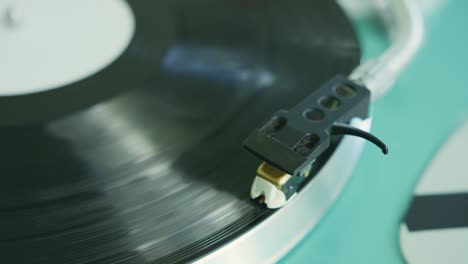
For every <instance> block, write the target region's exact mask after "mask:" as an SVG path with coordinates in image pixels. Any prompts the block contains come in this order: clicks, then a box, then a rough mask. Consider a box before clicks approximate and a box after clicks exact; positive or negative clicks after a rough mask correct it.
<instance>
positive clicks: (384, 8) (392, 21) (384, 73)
mask: <svg viewBox="0 0 468 264" xmlns="http://www.w3.org/2000/svg"><path fill="white" fill-rule="evenodd" d="M379 4H380V5H379V6H378V9H377V12H379V16H380V17H381V18H382V19H383V21H384V22H385V23H386V26H387V31H389V33H390V34H391V35H392V36H393V37H394V40H393V43H392V45H391V46H390V48H389V49H388V50H386V51H385V52H384V53H383V54H382V55H381V56H380V57H377V58H375V59H371V60H369V61H366V62H364V63H363V64H361V65H360V66H358V67H357V68H356V69H355V70H354V71H353V72H352V73H351V75H350V78H351V79H353V80H357V81H359V82H361V83H363V84H364V85H366V86H367V88H369V89H370V90H371V91H372V100H373V101H375V100H376V99H378V98H380V97H381V96H383V95H384V94H385V93H386V92H388V90H389V89H390V88H391V87H392V85H393V83H394V82H395V80H396V78H397V77H398V75H399V74H400V73H401V72H402V71H403V70H404V69H405V67H406V66H407V65H408V63H409V62H410V61H411V59H412V58H413V57H414V55H415V54H416V52H417V51H418V49H419V47H420V46H421V43H422V40H423V36H424V22H423V17H422V14H421V12H420V10H419V6H418V5H416V4H415V2H414V1H413V0H387V1H379Z"/></svg>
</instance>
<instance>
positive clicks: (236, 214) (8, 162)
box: [0, 0, 421, 263]
mask: <svg viewBox="0 0 468 264" xmlns="http://www.w3.org/2000/svg"><path fill="white" fill-rule="evenodd" d="M0 8H1V14H2V20H1V21H2V23H1V24H0V39H1V42H0V54H1V57H2V58H3V59H2V62H1V63H0V72H3V73H4V74H3V75H2V78H0V146H2V148H1V150H0V158H1V160H2V163H1V164H0V171H1V177H0V234H1V236H0V259H1V260H2V261H3V262H4V263H184V262H194V261H196V262H210V263H231V262H232V263H262V262H274V261H276V260H278V259H280V258H281V257H282V256H283V255H284V254H285V253H287V252H288V250H290V249H291V248H292V247H293V246H294V245H295V244H296V243H298V242H299V241H300V239H301V238H302V237H303V236H304V235H305V234H306V233H307V232H308V231H310V230H311V229H312V228H313V227H314V226H315V225H316V224H317V223H318V222H319V221H320V219H321V217H322V216H323V215H324V214H325V213H326V211H327V209H328V208H329V207H330V205H331V204H332V203H333V201H334V200H335V199H336V198H337V196H338V195H339V193H340V191H341V189H342V188H343V186H344V185H345V184H346V181H347V179H348V178H349V176H350V174H351V172H352V170H353V167H354V164H355V163H356V161H357V160H358V158H359V154H360V151H361V148H362V146H363V144H364V141H363V140H361V139H359V138H357V137H353V136H344V137H343V136H337V135H331V134H330V135H329V134H326V137H327V141H326V145H322V141H319V143H318V145H317V146H323V147H321V148H317V149H316V150H317V151H318V149H320V151H319V152H317V153H316V152H315V150H314V152H307V155H305V157H306V158H304V157H303V162H304V163H301V164H299V163H294V164H293V163H283V161H285V159H284V158H282V157H284V153H286V152H282V151H266V152H265V151H264V150H265V146H267V145H265V144H266V143H265V144H263V143H262V144H263V145H262V144H260V143H259V142H260V141H261V140H262V139H261V137H260V136H262V135H261V133H263V132H264V130H262V126H263V124H270V125H271V120H273V119H270V118H275V117H277V115H274V116H273V117H272V115H273V114H274V113H276V112H277V111H278V110H279V109H290V112H289V113H294V111H293V110H291V109H296V108H295V107H298V104H297V103H298V102H301V101H302V100H306V99H307V100H309V99H311V98H312V99H314V102H316V101H317V102H324V101H323V100H322V97H323V95H324V94H321V93H328V92H330V93H331V92H332V91H333V92H336V93H337V95H336V96H337V98H338V99H340V100H341V101H338V102H339V104H340V105H342V108H340V109H341V110H336V111H335V112H332V111H330V113H328V112H326V111H327V110H323V112H325V114H327V115H329V116H334V115H336V116H335V119H333V120H342V121H343V122H349V125H351V126H353V127H354V128H355V129H359V131H360V132H356V133H360V135H361V136H362V135H363V133H364V134H366V135H367V136H368V137H367V138H368V139H369V138H370V137H369V136H370V135H369V134H367V133H366V131H369V129H370V124H371V118H370V117H369V115H368V106H369V100H370V96H372V100H374V99H375V98H377V97H378V96H380V95H381V94H383V93H384V92H385V91H386V90H387V89H388V88H389V87H390V86H391V84H392V81H393V80H394V79H395V78H396V76H397V75H398V73H399V72H400V71H401V70H402V69H403V67H404V66H405V65H406V64H407V63H408V61H409V60H410V59H411V57H412V55H413V54H414V52H415V51H416V49H417V48H418V46H419V42H420V38H421V24H420V21H419V17H418V13H417V10H416V9H415V8H414V6H413V5H412V4H411V2H410V1H404V0H401V1H391V2H388V3H387V6H384V7H380V8H381V9H382V10H385V12H382V13H383V14H385V18H386V19H387V20H386V21H387V22H388V23H389V25H391V26H392V27H394V29H396V32H399V33H401V34H400V35H399V36H398V38H397V39H396V40H395V44H394V46H393V47H392V48H391V49H389V51H387V52H386V53H384V54H383V55H382V56H381V57H379V58H377V59H375V60H371V61H369V62H367V63H364V64H361V65H360V61H361V52H360V46H359V43H358V40H357V37H356V34H355V32H354V30H353V28H352V25H351V23H350V21H349V19H348V18H347V16H346V14H345V12H344V11H343V9H342V7H340V5H338V4H337V3H335V2H332V1H326V0H320V1H313V2H312V1H306V0H293V1H279V0H269V1H242V0H232V1H214V0H197V1H182V0H177V1H176V0H173V1H123V0H101V1H91V0H82V1H75V2H71V1H70V2H64V1H58V0H47V1H41V2H35V1H8V2H5V3H2V4H1V6H0ZM389 10H390V11H389ZM392 19H393V20H392ZM5 73H6V74H5ZM337 75H338V76H339V77H336V78H334V77H335V76H337ZM345 76H349V77H345ZM330 80H332V81H330ZM336 82H338V83H340V84H346V87H351V88H352V89H353V91H355V92H356V94H357V96H355V97H353V98H359V100H358V99H356V100H355V99H349V100H348V99H344V97H343V98H341V97H339V96H340V95H339V92H337V91H336V89H335V88H336V87H335V86H334V84H336ZM366 87H367V88H368V89H369V90H370V91H371V92H370V93H369V90H367V88H366ZM327 89H328V90H327ZM344 93H346V91H344ZM343 96H346V94H345V95H343ZM325 98H328V97H326V96H325ZM330 98H334V97H330ZM347 100H348V101H347ZM353 100H355V101H353ZM332 101H333V100H332ZM305 102H308V101H305ZM329 103H330V104H329V106H330V107H332V108H333V106H334V105H336V103H337V102H336V101H335V102H329ZM327 104H328V103H326V102H325V103H324V104H321V105H320V106H317V107H318V108H320V107H322V106H324V105H325V106H326V105H327ZM299 105H300V104H299ZM357 106H359V107H357ZM313 109H315V108H314V107H312V108H311V109H308V110H313ZM351 109H354V110H351ZM356 109H357V110H356ZM302 110H303V109H302V108H301V110H300V111H299V112H301V113H302V112H303V111H302ZM306 110H307V109H306ZM332 110H333V111H334V110H335V109H332ZM321 111H322V110H320V111H319V112H313V111H309V112H307V113H309V114H310V116H311V117H310V118H311V119H312V118H313V119H317V118H318V119H320V120H321V118H324V117H323V116H322V115H321V114H323V112H322V113H320V112H321ZM353 111H354V112H353ZM281 113H284V112H281ZM303 113H304V115H306V114H305V113H306V111H304V112H303ZM350 113H352V114H350ZM317 114H318V116H317ZM324 120H325V119H324ZM333 120H332V121H333ZM269 122H270V123H269ZM275 122H276V121H275ZM301 122H302V121H301ZM279 123H280V124H283V122H282V121H281V120H280V122H279ZM325 123H326V122H323V123H321V124H325ZM326 124H327V125H326V126H325V127H322V128H321V129H322V130H323V131H326V133H329V131H343V130H339V129H340V127H336V126H335V127H334V122H329V123H326ZM284 125H286V123H285V122H284ZM289 125H293V122H289V123H287V125H286V126H289ZM259 127H260V128H259ZM256 128H259V129H258V130H255V129H256ZM330 129H331V130H330ZM341 129H349V127H346V128H343V127H341ZM252 131H257V132H254V133H253V134H252ZM262 131H263V132H262ZM323 131H321V133H322V132H323ZM346 131H348V132H349V130H346ZM355 131H357V130H355ZM255 133H257V134H255ZM258 133H260V134H258ZM323 133H325V132H323ZM330 133H331V132H330ZM337 134H349V133H337ZM256 135H257V136H258V135H260V136H258V137H256ZM320 135H322V134H320ZM323 135H325V134H323ZM355 135H356V134H355ZM246 138H247V140H246V141H245V139H246ZM269 138H270V139H271V138H274V137H270V136H269ZM276 139H277V138H276ZM276 139H275V140H276ZM289 139H290V137H287V138H286V139H285V140H286V141H287V140H289ZM307 139H308V140H309V139H311V138H307ZM301 140H303V139H301ZM309 141H310V140H309ZM309 141H308V142H309ZM243 142H244V144H245V146H246V147H247V148H248V150H250V151H248V150H246V149H244V148H243ZM261 142H266V141H261ZM275 142H280V143H281V141H275ZM374 142H377V143H378V141H376V140H374ZM268 144H269V143H268ZM308 144H309V143H307V144H305V146H309V145H308ZM269 146H271V145H268V147H269ZM292 149H294V150H295V151H296V150H298V148H297V146H294V148H292ZM270 150H271V149H270ZM251 152H253V153H254V154H256V156H257V157H260V158H257V157H256V156H255V155H252V153H251ZM272 153H273V154H274V155H273V154H272ZM273 156H274V157H273ZM262 161H267V163H265V164H264V165H262V166H263V167H262V166H261V167H260V168H258V167H259V165H260V164H261V163H262ZM311 162H313V166H309V165H310V164H311ZM291 164H293V165H294V166H293V165H291ZM289 165H291V166H289ZM265 166H271V168H269V169H270V172H271V170H277V171H280V172H282V174H281V175H282V176H285V177H286V178H287V179H290V178H294V177H295V176H297V175H302V174H300V172H306V174H307V175H305V174H304V175H305V176H304V175H302V176H304V179H302V180H301V181H300V182H296V183H297V185H294V188H295V189H294V190H293V191H292V192H291V193H286V191H284V190H281V188H276V189H275V188H273V189H269V190H270V191H268V190H267V189H268V188H270V187H271V186H272V185H268V184H271V183H272V181H268V180H265V179H266V178H267V177H268V175H266V174H268V167H265ZM257 168H258V171H259V175H260V174H261V173H262V172H263V173H265V175H266V176H265V175H263V176H262V175H260V176H257V177H255V175H256V172H257ZM262 168H263V170H262ZM265 168H266V169H265ZM278 169H281V170H278ZM309 175H310V176H309ZM270 176H271V175H270ZM306 178H307V179H306ZM259 179H260V180H259ZM282 179H284V178H282ZM258 181H263V182H262V183H261V184H258ZM252 183H253V186H252ZM256 183H257V184H256ZM265 184H266V185H265ZM282 186H283V185H281V186H280V187H282ZM284 186H286V185H284ZM287 186H288V188H289V186H290V185H287ZM255 188H260V189H255ZM288 188H287V189H288ZM255 190H257V193H256V191H255ZM278 190H280V191H279V192H278ZM272 195H277V196H278V195H279V196H281V195H284V197H285V198H284V199H283V198H282V200H281V201H280V203H277V204H274V203H275V201H278V200H275V199H270V198H271V197H272ZM251 196H252V198H256V199H251ZM259 200H260V201H259ZM262 202H263V203H265V204H262ZM278 207H282V208H280V209H277V210H273V209H271V208H278Z"/></svg>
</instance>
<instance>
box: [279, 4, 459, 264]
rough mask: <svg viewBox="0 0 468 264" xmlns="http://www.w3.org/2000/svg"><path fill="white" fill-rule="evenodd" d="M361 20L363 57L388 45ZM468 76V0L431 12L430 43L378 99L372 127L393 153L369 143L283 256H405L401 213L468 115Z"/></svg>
mask: <svg viewBox="0 0 468 264" xmlns="http://www.w3.org/2000/svg"><path fill="white" fill-rule="evenodd" d="M355 26H356V28H357V30H358V32H359V37H360V39H361V44H362V46H363V50H364V57H372V56H373V55H377V54H379V52H381V51H382V50H383V49H384V48H385V45H386V40H385V39H384V38H383V37H382V35H381V34H379V30H378V29H377V28H376V27H375V26H372V25H371V24H370V23H367V22H356V25H355ZM467 78H468V1H461V0H458V1H456V0H452V1H448V2H447V3H446V5H444V6H442V7H441V8H440V9H439V10H437V11H435V12H434V13H433V14H432V15H431V16H430V17H427V18H426V37H425V42H424V46H423V48H422V49H421V51H420V52H419V53H418V55H417V57H416V58H415V59H414V61H413V62H412V64H411V65H410V66H409V67H408V68H407V70H405V72H404V73H403V74H402V75H401V76H400V78H399V79H398V81H397V83H396V85H395V86H394V88H393V89H392V90H391V91H390V93H389V94H388V95H387V96H386V97H384V98H382V99H380V100H379V101H378V102H377V103H376V104H375V105H374V112H373V114H374V121H373V127H372V130H373V132H374V133H375V134H376V135H378V136H379V137H380V138H382V139H383V140H384V141H385V142H386V143H387V144H388V145H389V147H390V154H389V156H383V155H382V154H381V152H380V150H379V149H377V148H375V147H374V146H372V145H370V144H366V147H365V149H364V152H363V155H362V156H361V159H360V161H359V163H358V165H357V168H356V170H355V171H354V173H353V176H352V178H351V180H350V181H349V183H348V185H347V186H346V187H345V189H344V191H343V193H342V194H341V196H340V197H339V199H338V201H337V202H336V203H335V205H334V206H333V207H332V209H331V210H330V211H329V213H328V214H327V215H326V216H325V217H324V219H323V220H322V221H321V223H320V224H319V225H318V226H317V227H316V228H315V229H314V230H313V231H312V232H311V233H309V234H308V235H307V236H306V237H305V239H304V240H303V241H302V242H301V243H300V244H299V245H298V246H296V247H295V248H294V250H292V251H291V252H290V253H289V254H288V255H287V256H286V257H285V258H284V259H283V260H282V261H281V263H285V264H292V263H320V264H328V263H332V264H335V263H336V264H341V263H346V264H349V263H359V264H366V263H379V264H385V263H392V264H393V263H404V259H403V257H402V255H401V253H400V246H399V235H398V229H399V222H400V219H401V218H402V216H403V215H404V212H405V209H406V207H407V205H408V203H409V202H410V200H411V194H412V191H413V189H414V187H415V185H416V184H417V182H418V179H419V177H420V176H421V175H422V174H423V173H424V170H425V168H426V166H427V165H428V164H429V162H430V161H431V159H432V157H433V155H434V154H435V153H436V152H437V150H438V149H439V147H441V145H442V144H443V143H444V142H445V140H446V139H447V138H448V137H449V136H450V135H451V134H452V133H453V132H454V130H455V129H456V128H457V127H458V126H460V125H461V124H462V123H463V122H464V121H466V120H468V80H467ZM467 161H468V160H467Z"/></svg>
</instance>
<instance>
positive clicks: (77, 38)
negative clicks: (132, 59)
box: [0, 0, 135, 96]
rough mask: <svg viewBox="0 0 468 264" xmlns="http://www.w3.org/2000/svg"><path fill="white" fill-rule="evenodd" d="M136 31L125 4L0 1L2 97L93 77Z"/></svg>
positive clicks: (89, 0) (115, 1)
mask: <svg viewBox="0 0 468 264" xmlns="http://www.w3.org/2000/svg"><path fill="white" fill-rule="evenodd" d="M134 30H135V18H134V15H133V13H132V10H131V8H130V7H129V6H128V4H127V2H126V1H124V0H99V1H96V0H79V1H78V0H76V1H72V0H41V1H36V0H9V1H8V0H0V73H1V74H0V76H1V77H0V96H13V95H25V94H31V93H37V92H42V91H47V90H51V89H55V88H59V87H62V86H65V85H68V84H71V83H73V82H76V81H79V80H81V79H83V78H86V77H89V76H90V75H92V74H94V73H96V72H98V71H100V70H102V69H103V68H105V67H106V66H108V65H109V64H111V63H112V62H113V61H115V60H116V59H117V58H118V57H119V55H121V54H122V53H123V52H124V50H125V49H126V48H127V46H128V45H129V43H130V41H131V39H132V37H133V34H134Z"/></svg>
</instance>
